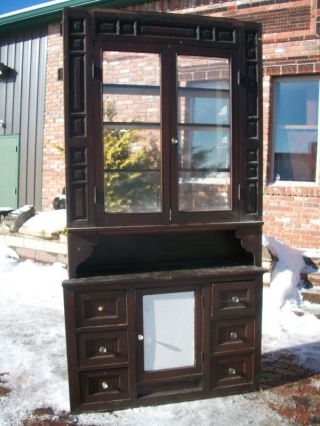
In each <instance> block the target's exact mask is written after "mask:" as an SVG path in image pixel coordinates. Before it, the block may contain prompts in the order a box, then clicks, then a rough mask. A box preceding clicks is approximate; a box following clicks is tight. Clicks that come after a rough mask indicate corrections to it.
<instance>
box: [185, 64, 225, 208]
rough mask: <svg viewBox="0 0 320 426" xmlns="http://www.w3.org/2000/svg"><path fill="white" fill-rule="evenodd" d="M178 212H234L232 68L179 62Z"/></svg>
mask: <svg viewBox="0 0 320 426" xmlns="http://www.w3.org/2000/svg"><path fill="white" fill-rule="evenodd" d="M177 76H178V120H179V123H178V130H179V133H178V136H179V209H180V210H185V211H210V210H224V209H230V208H231V186H230V170H231V164H230V161H231V124H230V123H231V110H230V104H231V102H230V65H229V60H228V59H225V58H208V57H201V56H178V71H177Z"/></svg>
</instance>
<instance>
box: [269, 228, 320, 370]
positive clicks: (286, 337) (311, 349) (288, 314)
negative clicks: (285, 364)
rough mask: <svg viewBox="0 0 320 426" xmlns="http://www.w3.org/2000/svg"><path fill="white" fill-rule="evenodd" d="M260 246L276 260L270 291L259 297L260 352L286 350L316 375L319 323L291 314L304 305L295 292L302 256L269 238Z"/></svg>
mask: <svg viewBox="0 0 320 426" xmlns="http://www.w3.org/2000/svg"><path fill="white" fill-rule="evenodd" d="M263 245H264V246H266V247H267V248H268V249H269V250H270V252H271V253H272V254H273V255H274V256H276V257H277V258H278V261H277V263H276V265H275V267H274V270H273V271H272V275H271V282H270V288H268V289H264V294H263V311H262V315H263V321H262V336H263V339H262V349H263V352H272V351H276V350H280V349H284V348H290V352H291V353H293V354H294V355H295V356H296V357H297V362H298V363H299V364H301V365H303V366H305V367H307V368H309V369H312V370H314V371H319V372H320V359H319V357H318V356H313V354H316V353H317V351H319V350H320V344H319V336H320V321H319V320H318V319H317V318H316V317H315V316H314V315H311V314H305V315H304V316H302V317H299V316H297V315H296V314H295V313H294V310H297V308H299V307H302V308H303V307H304V305H305V304H306V305H308V302H303V301H302V298H301V295H300V292H299V289H298V284H299V282H300V272H301V271H302V269H303V268H304V267H305V263H304V260H303V254H304V252H303V251H302V250H298V249H294V248H292V247H288V246H286V245H285V244H283V243H282V242H280V241H278V240H276V239H275V238H273V237H267V236H264V237H263ZM310 310H311V309H310Z"/></svg>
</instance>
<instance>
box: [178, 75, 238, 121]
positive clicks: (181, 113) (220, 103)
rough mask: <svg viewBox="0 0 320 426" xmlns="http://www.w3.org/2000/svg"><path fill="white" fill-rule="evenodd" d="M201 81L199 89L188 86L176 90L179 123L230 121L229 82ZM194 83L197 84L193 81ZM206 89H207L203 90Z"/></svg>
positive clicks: (191, 85) (191, 83)
mask: <svg viewBox="0 0 320 426" xmlns="http://www.w3.org/2000/svg"><path fill="white" fill-rule="evenodd" d="M218 83H219V84H216V82H213V81H204V82H202V86H203V87H202V88H201V90H198V89H196V88H193V82H189V87H188V88H184V89H179V90H178V95H179V104H178V121H179V123H203V124H224V125H229V123H230V99H229V98H230V92H229V82H228V81H220V82H218ZM194 84H197V85H199V83H197V82H195V83H194ZM204 89H207V90H204Z"/></svg>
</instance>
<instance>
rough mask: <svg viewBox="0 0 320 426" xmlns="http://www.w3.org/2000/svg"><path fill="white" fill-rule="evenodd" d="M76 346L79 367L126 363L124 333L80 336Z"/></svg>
mask: <svg viewBox="0 0 320 426" xmlns="http://www.w3.org/2000/svg"><path fill="white" fill-rule="evenodd" d="M78 345H79V365H80V367H82V366H90V365H99V364H115V363H120V362H127V361H128V348H127V332H126V331H109V332H105V333H84V334H80V335H79V336H78Z"/></svg>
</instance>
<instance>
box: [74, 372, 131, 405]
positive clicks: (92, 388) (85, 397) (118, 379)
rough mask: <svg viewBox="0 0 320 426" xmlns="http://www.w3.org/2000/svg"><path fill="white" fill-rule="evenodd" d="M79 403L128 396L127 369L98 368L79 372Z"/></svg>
mask: <svg viewBox="0 0 320 426" xmlns="http://www.w3.org/2000/svg"><path fill="white" fill-rule="evenodd" d="M80 386H81V389H80V390H81V403H90V402H103V401H112V400H119V399H128V398H129V388H128V370H127V369H114V370H108V371H104V370H98V371H90V372H84V373H80Z"/></svg>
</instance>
